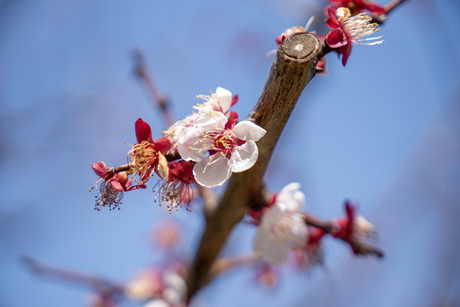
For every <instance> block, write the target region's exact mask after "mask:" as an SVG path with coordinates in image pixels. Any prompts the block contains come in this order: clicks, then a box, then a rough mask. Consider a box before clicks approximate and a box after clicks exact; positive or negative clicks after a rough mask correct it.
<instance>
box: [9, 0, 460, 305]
mask: <svg viewBox="0 0 460 307" xmlns="http://www.w3.org/2000/svg"><path fill="white" fill-rule="evenodd" d="M323 6H324V3H323V2H319V1H308V0H304V1H300V0H289V1H279V0H264V1H262V0H246V1H243V0H235V1H210V0H197V1H147V0H139V1H113V0H111V1H109V0H105V1H104V0H91V1H89V0H78V1H77V0H67V1H58V0H41V1H31V0H29V1H27V0H23V1H11V0H3V1H0V103H1V109H0V110H1V111H0V127H1V129H0V146H1V147H0V154H1V159H0V167H1V169H2V172H1V177H0V185H1V187H2V191H3V195H4V197H3V199H2V201H1V202H0V271H1V272H2V274H1V277H0V282H1V287H0V306H31V305H35V306H82V305H84V304H85V302H86V301H87V299H88V296H89V294H90V291H89V290H87V289H85V288H81V287H77V286H72V285H68V284H66V283H61V282H56V281H53V280H46V279H41V278H39V277H37V276H35V275H33V274H31V273H30V272H29V271H27V270H26V269H25V267H24V266H23V265H22V264H21V262H20V261H19V256H20V255H29V256H32V257H34V258H35V259H37V260H39V261H42V262H44V263H47V264H52V265H55V266H58V267H65V268H69V269H72V270H76V271H80V272H85V273H88V274H92V275H97V276H103V277H106V278H109V279H112V280H115V281H119V282H126V281H128V280H129V279H130V278H132V277H133V276H134V275H136V274H137V273H138V272H139V271H141V270H142V269H143V268H146V267H148V266H149V265H151V264H152V263H154V262H155V261H157V260H159V259H161V254H160V253H159V252H158V251H157V250H155V248H154V247H153V248H152V246H151V242H150V241H151V239H150V231H151V229H152V227H153V225H156V224H158V222H159V221H161V220H167V219H174V220H176V221H178V222H179V223H180V224H181V226H182V227H183V229H184V230H185V231H186V232H187V235H186V236H185V238H184V241H183V243H182V245H181V249H182V250H183V253H184V254H190V255H191V254H192V253H193V250H194V247H195V245H196V243H197V240H198V238H199V235H200V231H201V227H202V222H203V220H202V216H201V214H200V212H199V211H200V210H199V208H196V209H195V210H194V211H193V212H191V213H188V212H186V211H185V210H182V211H180V212H174V213H173V214H172V215H168V214H167V211H166V210H165V209H164V208H159V207H158V205H157V204H156V203H154V202H153V196H152V192H151V189H150V188H149V189H147V190H143V191H136V192H132V193H127V194H126V195H125V197H124V201H123V205H122V210H120V211H117V212H108V211H106V210H105V211H102V212H95V211H94V210H93V205H94V194H93V193H88V187H90V186H92V184H93V183H94V181H95V180H96V179H97V178H96V176H95V174H94V173H93V172H92V170H91V168H90V165H91V164H92V163H94V162H96V161H99V160H103V161H105V162H106V163H107V164H108V165H118V164H122V163H124V161H125V157H126V152H127V151H128V150H129V147H128V146H126V145H122V144H121V143H122V142H126V143H128V144H133V143H134V142H135V135H134V122H135V120H136V119H137V118H139V117H142V118H143V119H144V120H145V121H147V122H149V123H150V124H151V126H152V130H153V134H154V135H156V136H160V134H161V130H162V129H164V127H163V126H162V124H163V121H162V119H161V118H160V116H159V114H157V112H156V110H155V109H154V108H152V106H151V104H150V101H149V98H148V97H147V95H146V92H145V90H144V89H143V88H142V86H141V85H140V84H139V82H137V80H136V79H135V78H134V77H133V74H132V61H131V58H130V53H131V51H132V50H133V48H138V49H140V50H141V51H142V52H143V53H144V54H145V56H146V59H147V62H148V65H149V67H150V69H151V71H152V73H153V76H154V78H155V80H156V82H157V85H158V86H159V88H160V89H161V91H162V92H163V93H164V94H165V95H167V96H168V97H169V98H170V99H171V101H172V102H173V112H174V115H175V116H176V117H177V118H183V117H184V116H186V115H187V114H188V113H190V112H191V110H192V109H191V108H192V106H193V105H194V104H196V103H197V102H198V100H197V99H196V98H195V95H197V94H207V93H208V92H209V91H210V90H215V89H216V88H217V87H218V86H222V87H224V88H227V89H229V90H230V91H232V92H233V93H238V94H239V95H240V100H239V103H238V104H237V105H236V106H235V110H236V111H237V112H239V114H240V117H241V118H244V117H245V116H246V115H247V114H249V112H250V111H251V109H252V107H253V105H254V104H255V102H256V101H257V99H258V97H259V95H260V92H261V90H262V88H263V85H264V83H265V79H266V76H267V74H268V71H269V69H270V65H271V62H272V60H273V57H266V56H265V54H266V53H267V52H268V51H269V50H272V49H274V48H275V47H276V45H275V43H274V39H275V37H276V36H277V35H279V34H280V33H281V32H282V31H283V30H285V29H286V28H289V27H291V26H295V25H304V24H305V23H306V21H307V20H308V19H309V18H310V16H311V15H315V14H320V13H321V12H322V7H323ZM459 6H460V5H459V3H458V2H457V1H449V0H445V1H434V0H420V1H415V0H413V1H409V2H408V3H406V4H404V5H403V6H401V7H400V8H399V9H397V10H396V11H395V12H394V13H393V14H391V15H390V16H389V19H388V22H387V23H386V24H385V25H384V26H383V27H382V30H381V32H380V33H382V34H384V35H385V43H384V44H381V45H378V46H356V47H354V49H353V52H352V54H351V57H350V59H349V61H348V64H347V67H346V68H343V67H342V66H341V62H340V61H339V60H337V58H336V55H335V54H329V55H328V56H327V60H328V71H329V74H328V75H327V76H325V77H322V76H317V77H315V78H314V80H312V82H311V83H310V84H309V85H308V87H307V88H306V90H305V91H304V93H303V94H302V96H301V98H300V100H299V102H298V104H297V107H296V109H295V112H294V113H293V115H292V116H291V119H290V121H289V123H288V125H287V127H286V129H285V131H284V132H283V135H282V139H281V140H280V142H279V144H278V146H277V148H276V151H275V153H274V156H273V158H272V161H271V165H270V168H269V170H268V173H267V175H266V179H267V183H268V185H269V187H270V188H271V189H272V190H273V191H276V190H279V189H280V188H282V187H283V186H284V185H286V184H287V183H290V182H293V181H298V182H300V183H301V184H302V190H303V191H304V193H305V195H306V199H307V210H309V211H310V212H312V213H314V214H317V215H319V216H321V217H324V218H334V217H337V216H339V215H341V214H342V211H343V208H342V206H343V201H344V200H345V199H351V200H353V201H357V202H358V203H359V204H360V212H361V213H362V214H363V215H365V216H366V217H367V218H368V219H369V220H370V221H371V222H372V223H373V224H374V225H375V226H376V228H377V229H378V230H379V233H380V236H379V242H378V245H379V246H381V247H382V248H384V249H385V250H386V251H387V257H386V258H385V259H384V260H383V261H377V260H375V259H358V258H355V257H354V256H353V255H352V254H351V251H350V250H349V249H348V247H347V246H345V245H343V244H340V242H334V241H332V240H327V242H326V246H325V247H326V266H325V268H323V269H316V270H314V271H313V272H312V274H305V273H298V272H293V270H292V269H289V268H285V269H284V270H283V271H282V278H281V280H280V284H279V286H278V287H277V288H276V289H274V290H272V291H267V290H264V289H261V288H259V287H257V286H255V285H254V284H253V281H252V275H251V274H252V273H251V271H250V270H237V271H235V272H232V273H229V274H228V275H226V276H224V277H222V278H219V279H218V280H216V282H215V283H214V284H212V285H211V286H209V287H208V288H207V289H205V290H203V291H202V292H201V293H200V294H199V295H198V296H197V297H196V300H195V305H196V306H234V305H243V306H279V305H281V304H283V305H285V306H306V305H309V306H358V307H359V306H454V305H458V304H460V295H459V293H460V278H459V277H460V241H459V240H458V236H459V234H460V226H459V223H458V219H459V218H460V99H459V97H460V90H459V88H460V87H459V86H460V78H459V73H458V71H459V68H460V65H459V64H460V40H459V37H458V33H457V32H458V31H457V24H456V22H457V21H456V20H457V13H458V11H459V8H460V7H459ZM322 20H323V16H317V22H315V23H314V24H313V28H312V29H313V30H315V29H316V30H318V31H320V33H324V32H325V29H324V28H323V27H322V26H321V22H322ZM150 186H152V183H150ZM253 235H254V229H253V228H252V227H250V226H248V225H240V226H238V227H237V228H236V229H235V231H234V233H233V235H232V236H231V238H230V241H229V247H228V248H227V250H226V251H225V253H227V254H239V253H244V252H248V251H249V250H250V249H251V244H252V238H253ZM121 305H122V306H137V305H136V304H135V303H133V302H130V301H123V302H122V304H121Z"/></svg>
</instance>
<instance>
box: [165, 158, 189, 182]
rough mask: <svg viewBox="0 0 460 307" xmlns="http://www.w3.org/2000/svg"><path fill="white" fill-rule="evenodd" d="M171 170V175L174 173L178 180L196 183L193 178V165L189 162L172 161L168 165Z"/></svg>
mask: <svg viewBox="0 0 460 307" xmlns="http://www.w3.org/2000/svg"><path fill="white" fill-rule="evenodd" d="M168 166H169V169H170V170H171V173H173V175H174V177H176V178H177V179H179V180H181V181H183V182H186V183H190V182H192V181H194V178H193V164H192V163H191V162H188V161H180V162H177V161H172V162H169V163H168Z"/></svg>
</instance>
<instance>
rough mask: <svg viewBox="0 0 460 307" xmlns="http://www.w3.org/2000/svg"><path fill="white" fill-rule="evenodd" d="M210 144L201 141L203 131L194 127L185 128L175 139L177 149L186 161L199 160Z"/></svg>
mask: <svg viewBox="0 0 460 307" xmlns="http://www.w3.org/2000/svg"><path fill="white" fill-rule="evenodd" d="M209 148H211V145H210V144H207V143H206V142H203V131H202V130H201V129H198V128H195V127H188V128H185V129H184V131H182V132H181V134H180V135H179V138H178V139H177V150H178V151H179V154H180V156H181V157H182V159H184V160H186V161H190V160H191V161H195V162H198V161H201V160H202V159H203V157H204V155H205V154H206V152H207V151H208V150H209Z"/></svg>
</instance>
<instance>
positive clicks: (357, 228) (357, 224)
mask: <svg viewBox="0 0 460 307" xmlns="http://www.w3.org/2000/svg"><path fill="white" fill-rule="evenodd" d="M345 211H346V215H345V216H343V217H341V218H339V219H336V220H334V226H335V227H336V230H334V231H332V232H331V235H332V236H333V237H335V238H339V239H342V240H343V241H345V242H347V243H348V244H349V245H350V246H351V248H352V250H353V253H354V254H355V255H368V254H372V253H374V254H377V255H378V256H380V257H381V256H383V254H381V252H380V251H379V250H376V249H374V248H372V247H370V246H369V245H367V243H366V239H368V238H372V237H374V236H375V233H376V232H375V229H374V226H373V225H372V224H371V223H369V221H368V220H366V219H365V218H364V217H362V216H360V215H356V206H354V205H352V204H351V203H349V202H346V203H345ZM380 254H381V255H380Z"/></svg>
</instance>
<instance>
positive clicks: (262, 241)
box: [253, 227, 270, 257]
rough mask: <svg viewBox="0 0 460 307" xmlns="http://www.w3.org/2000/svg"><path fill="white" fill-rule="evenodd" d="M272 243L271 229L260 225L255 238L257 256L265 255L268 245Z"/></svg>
mask: <svg viewBox="0 0 460 307" xmlns="http://www.w3.org/2000/svg"><path fill="white" fill-rule="evenodd" d="M269 244H270V229H269V228H267V227H259V229H258V230H257V233H256V236H255V238H254V246H253V247H254V252H255V253H256V255H257V256H259V257H260V256H265V254H266V252H267V249H268V245H269Z"/></svg>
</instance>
